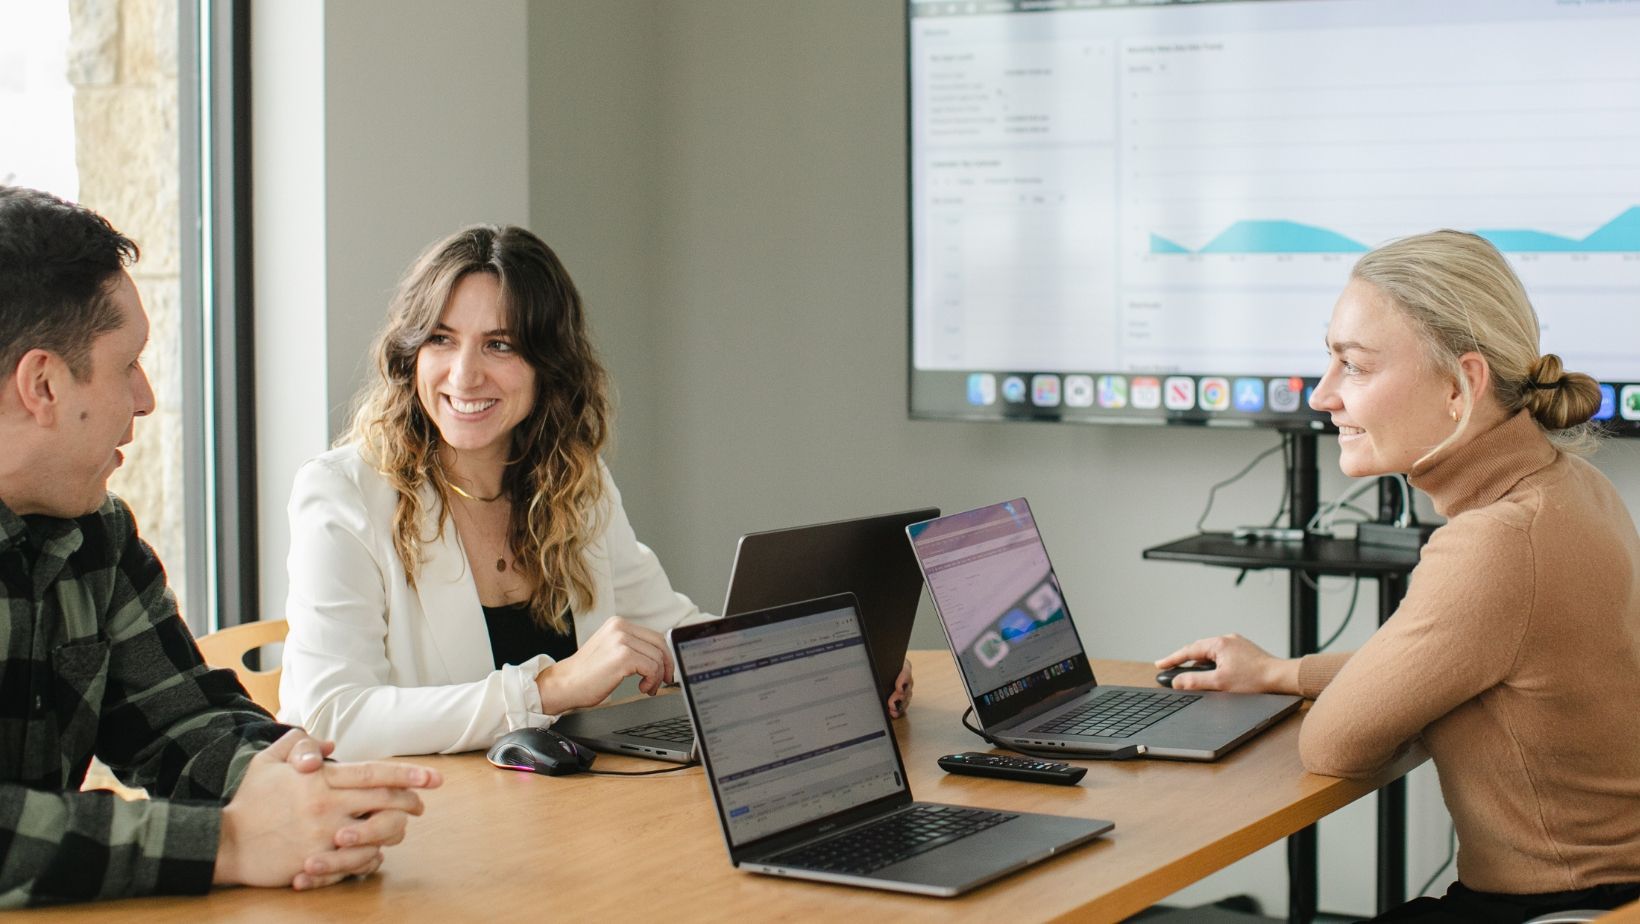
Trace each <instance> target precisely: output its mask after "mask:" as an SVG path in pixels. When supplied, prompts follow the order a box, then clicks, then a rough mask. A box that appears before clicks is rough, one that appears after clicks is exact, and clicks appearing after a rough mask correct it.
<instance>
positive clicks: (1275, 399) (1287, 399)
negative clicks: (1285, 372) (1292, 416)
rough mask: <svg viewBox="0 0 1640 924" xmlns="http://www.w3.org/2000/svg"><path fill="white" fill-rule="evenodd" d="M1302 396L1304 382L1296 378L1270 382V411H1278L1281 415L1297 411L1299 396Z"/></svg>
mask: <svg viewBox="0 0 1640 924" xmlns="http://www.w3.org/2000/svg"><path fill="white" fill-rule="evenodd" d="M1302 394H1304V380H1303V379H1301V378H1299V377H1298V376H1296V375H1295V376H1293V377H1292V378H1290V379H1271V380H1270V410H1272V411H1280V412H1282V413H1283V414H1286V413H1289V412H1291V411H1296V410H1298V401H1299V396H1300V395H1302Z"/></svg>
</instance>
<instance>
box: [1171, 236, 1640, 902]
mask: <svg viewBox="0 0 1640 924" xmlns="http://www.w3.org/2000/svg"><path fill="white" fill-rule="evenodd" d="M1326 346H1327V353H1328V357H1329V359H1328V364H1327V372H1326V374H1325V375H1324V376H1323V377H1322V379H1321V382H1320V383H1319V384H1318V385H1317V386H1316V388H1315V393H1314V395H1313V396H1312V397H1311V399H1310V406H1311V407H1314V408H1315V409H1316V410H1318V411H1324V412H1326V413H1327V414H1329V415H1330V416H1331V417H1332V421H1333V424H1334V425H1335V426H1336V427H1337V428H1338V447H1339V448H1338V454H1339V465H1340V467H1341V468H1343V470H1344V474H1346V475H1350V476H1351V477H1357V478H1359V477H1365V476H1371V475H1383V474H1388V473H1393V472H1404V473H1406V474H1408V475H1410V476H1411V480H1412V483H1413V484H1414V485H1416V486H1417V487H1419V488H1421V489H1423V490H1424V491H1425V492H1426V493H1427V494H1428V495H1429V496H1430V498H1431V499H1432V500H1433V501H1434V503H1435V508H1436V510H1437V511H1438V512H1440V513H1441V514H1442V515H1444V516H1446V517H1447V522H1446V525H1445V526H1442V527H1441V528H1440V529H1438V530H1436V531H1435V534H1434V536H1433V537H1431V539H1430V540H1429V544H1428V545H1426V546H1425V547H1424V549H1423V552H1422V555H1421V558H1420V561H1419V563H1418V567H1416V568H1414V569H1413V571H1412V575H1411V582H1410V588H1409V590H1408V592H1407V595H1406V598H1405V599H1404V600H1402V601H1401V604H1400V606H1399V607H1398V608H1397V609H1396V611H1395V614H1394V616H1392V617H1391V618H1390V619H1389V620H1388V621H1387V622H1385V623H1384V625H1383V626H1382V627H1380V628H1379V629H1378V631H1377V632H1375V633H1374V634H1373V636H1372V638H1371V639H1369V640H1368V641H1367V643H1366V644H1365V645H1363V646H1362V647H1361V649H1360V650H1359V651H1356V652H1354V653H1340V654H1313V655H1308V656H1306V657H1303V658H1295V659H1283V658H1276V657H1273V656H1271V655H1270V654H1268V653H1267V652H1265V651H1264V650H1263V649H1261V648H1259V647H1258V646H1256V645H1254V644H1253V643H1252V642H1250V641H1248V640H1247V639H1244V638H1242V637H1241V636H1239V635H1226V636H1219V637H1217V638H1209V639H1202V640H1201V641H1197V642H1193V643H1191V644H1190V645H1186V646H1185V647H1184V648H1181V649H1179V650H1178V651H1176V652H1174V653H1173V654H1170V655H1168V656H1167V657H1166V658H1163V659H1162V660H1160V661H1158V662H1157V664H1158V665H1159V666H1162V667H1171V666H1173V665H1175V664H1178V663H1180V662H1182V661H1185V660H1187V659H1189V660H1210V661H1213V662H1214V664H1215V669H1213V670H1206V671H1202V672H1199V673H1191V674H1186V675H1184V676H1183V677H1181V678H1180V679H1179V680H1177V681H1175V682H1174V684H1173V685H1174V686H1175V687H1180V688H1184V689H1202V690H1232V691H1245V692H1283V693H1296V694H1300V695H1302V696H1307V697H1312V698H1314V699H1315V703H1314V705H1313V706H1311V708H1310V711H1309V714H1308V715H1306V716H1305V718H1304V728H1303V731H1302V733H1301V735H1300V737H1299V751H1300V753H1301V755H1302V757H1303V759H1304V765H1305V766H1306V767H1307V768H1309V770H1310V771H1311V772H1314V773H1324V774H1327V775H1329V776H1344V777H1360V776H1371V775H1372V774H1374V773H1375V772H1377V771H1378V770H1379V769H1380V768H1381V767H1383V766H1384V765H1385V764H1387V763H1389V762H1390V761H1392V760H1395V759H1396V758H1397V757H1398V756H1399V755H1400V754H1401V753H1402V752H1404V751H1405V750H1406V749H1408V748H1410V747H1414V746H1421V747H1423V748H1424V749H1425V750H1427V751H1428V753H1429V755H1430V758H1431V759H1432V760H1433V761H1434V763H1435V769H1436V771H1437V772H1438V773H1439V774H1440V778H1441V791H1442V793H1443V795H1444V796H1445V797H1446V804H1447V808H1448V809H1449V810H1450V811H1451V813H1452V819H1453V822H1454V824H1455V825H1456V829H1457V837H1458V843H1459V845H1460V846H1459V849H1458V881H1457V882H1456V883H1453V885H1452V886H1451V888H1450V889H1449V890H1448V891H1447V892H1446V894H1445V895H1443V896H1441V897H1439V898H1435V897H1427V898H1418V899H1415V900H1414V901H1412V902H1410V903H1408V904H1406V905H1403V906H1401V907H1399V908H1396V909H1392V910H1390V911H1389V912H1388V913H1386V914H1384V915H1382V916H1381V917H1379V918H1377V919H1375V920H1383V921H1404V922H1426V924H1436V922H1465V924H1471V922H1518V921H1524V920H1527V919H1528V918H1531V917H1533V916H1535V915H1539V914H1543V913H1546V912H1551V911H1564V910H1567V909H1574V908H1576V909H1601V908H1614V907H1616V906H1617V905H1619V904H1622V903H1625V902H1631V901H1634V900H1636V899H1637V898H1640V736H1636V735H1635V734H1634V714H1635V711H1636V709H1637V708H1640V536H1637V535H1636V533H1635V527H1634V521H1633V519H1632V518H1631V517H1630V516H1629V512H1628V510H1627V509H1626V508H1625V507H1624V504H1623V499H1622V497H1621V496H1620V495H1619V494H1618V493H1617V490H1616V489H1615V488H1614V487H1613V486H1612V483H1611V482H1610V481H1609V480H1607V478H1606V476H1605V475H1603V474H1601V473H1600V471H1599V470H1598V469H1596V468H1595V467H1594V466H1592V465H1590V464H1589V463H1588V462H1586V461H1584V460H1583V459H1581V458H1579V457H1578V455H1577V454H1576V453H1578V452H1582V451H1585V450H1587V449H1589V448H1590V447H1591V445H1592V443H1593V439H1592V436H1591V434H1590V433H1589V431H1588V425H1587V421H1588V420H1589V419H1590V417H1591V416H1593V415H1594V413H1595V412H1596V410H1598V409H1599V407H1600V387H1599V385H1597V384H1596V383H1595V381H1594V380H1593V379H1591V378H1590V377H1589V376H1587V375H1584V374H1582V373H1578V372H1569V371H1567V370H1566V369H1564V368H1563V367H1562V365H1561V361H1560V358H1559V357H1557V356H1555V355H1554V354H1552V353H1550V354H1540V352H1539V350H1540V347H1539V344H1538V321H1537V315H1536V313H1535V312H1534V311H1533V310H1532V305H1531V303H1530V302H1529V301H1528V300H1527V297H1526V290H1525V289H1524V288H1523V287H1522V285H1521V283H1520V280H1519V279H1518V278H1517V277H1516V276H1515V273H1514V271H1513V270H1511V269H1510V267H1509V264H1508V261H1506V260H1505V259H1504V257H1503V255H1502V254H1500V253H1499V252H1498V251H1497V249H1496V248H1494V247H1493V246H1492V245H1491V244H1489V243H1487V242H1486V241H1485V240H1483V239H1482V238H1480V237H1477V236H1475V235H1473V234H1464V233H1461V232H1457V231H1437V232H1434V233H1431V234H1423V235H1419V236H1417V237H1411V238H1406V239H1404V240H1400V241H1395V242H1393V243H1390V244H1386V245H1384V246H1383V247H1380V248H1378V249H1377V250H1374V251H1372V252H1371V253H1369V254H1367V255H1365V256H1363V257H1362V258H1361V260H1360V262H1359V263H1357V264H1356V266H1355V269H1354V271H1353V272H1352V273H1351V276H1350V281H1349V284H1348V286H1346V287H1345V289H1344V293H1343V295H1341V296H1340V297H1339V299H1338V303H1337V305H1336V306H1335V307H1334V308H1333V314H1332V322H1331V324H1329V325H1328V328H1327V342H1326Z"/></svg>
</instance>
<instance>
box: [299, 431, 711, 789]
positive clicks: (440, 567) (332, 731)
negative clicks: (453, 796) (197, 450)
mask: <svg viewBox="0 0 1640 924" xmlns="http://www.w3.org/2000/svg"><path fill="white" fill-rule="evenodd" d="M599 468H600V471H601V472H602V474H603V479H604V502H603V510H602V514H603V516H602V520H603V524H604V528H603V532H602V533H600V534H599V535H598V537H597V539H596V540H595V541H593V543H592V544H591V545H590V546H588V548H587V551H586V557H587V563H588V564H589V565H590V566H591V569H592V580H593V585H592V586H593V600H592V606H591V608H590V609H586V610H577V611H575V612H574V616H575V635H576V639H577V641H578V642H579V643H581V644H585V642H586V639H587V636H589V635H591V634H592V632H593V631H595V630H596V629H597V628H598V627H599V626H601V625H603V624H604V622H605V621H606V620H608V619H609V618H610V617H611V616H614V615H616V614H619V615H620V616H622V617H623V618H625V619H627V620H629V621H631V622H634V623H637V624H638V625H642V626H646V627H648V628H650V629H653V630H655V631H657V632H665V631H666V630H667V629H669V628H671V627H672V626H676V625H679V624H681V623H684V622H696V621H700V620H702V619H710V618H711V617H710V616H707V615H705V614H703V613H701V612H700V610H699V609H697V608H696V607H695V605H694V604H693V603H691V602H689V599H688V598H687V597H685V596H683V595H682V594H679V593H674V592H673V590H672V586H671V584H670V583H668V582H667V579H666V573H665V572H664V571H662V570H661V566H660V562H659V561H657V560H656V558H655V554H654V553H653V552H651V551H650V550H649V549H648V548H646V547H645V546H644V545H643V544H641V543H639V542H638V540H637V537H636V536H634V535H633V533H632V525H631V523H629V522H628V521H627V518H626V511H625V510H624V509H622V507H621V495H620V493H619V492H618V491H616V489H615V483H614V481H612V480H611V479H610V477H609V471H608V470H607V469H605V468H604V467H603V465H602V463H601V462H600V464H599ZM397 498H398V495H397V494H396V493H395V492H394V490H393V488H392V486H391V485H390V484H389V483H388V482H387V479H385V478H383V477H382V475H381V474H380V473H379V472H377V471H376V470H375V469H374V468H373V467H371V466H370V465H369V464H368V463H366V462H365V461H364V460H363V459H361V458H360V456H359V452H358V449H357V447H352V446H348V447H343V448H341V449H333V450H331V451H330V452H327V453H325V454H324V455H321V456H319V457H317V458H315V459H313V460H311V461H309V462H308V463H307V464H306V465H304V466H302V468H301V470H300V471H299V472H297V474H296V483H295V486H294V488H293V489H292V491H291V497H290V562H289V566H290V596H289V598H288V602H287V603H286V606H285V617H286V619H288V620H289V621H290V633H289V636H288V637H287V638H286V639H285V649H284V673H283V675H282V676H281V678H280V681H279V719H280V721H282V722H286V723H289V724H292V725H299V726H302V727H303V728H306V729H307V730H308V731H309V732H310V733H312V734H313V735H315V736H317V737H319V738H326V739H332V740H334V741H335V742H336V755H335V756H336V757H337V758H339V759H344V760H369V759H374V758H379V757H387V756H392V755H399V754H431V753H434V752H444V753H448V752H455V751H470V750H475V749H478V748H487V747H489V746H490V744H491V743H492V742H494V741H495V739H496V738H497V737H498V736H500V735H502V734H504V733H505V732H508V731H511V730H513V729H516V728H522V727H525V726H529V725H549V724H551V723H552V722H554V721H556V720H557V718H558V717H557V716H554V715H545V714H543V713H542V711H541V695H540V692H539V690H538V689H537V688H536V685H535V675H536V674H537V673H539V672H540V670H541V668H543V667H544V666H546V665H547V664H550V663H551V662H552V659H551V658H550V657H549V656H547V655H544V654H543V655H539V656H537V657H534V658H531V659H530V660H528V661H526V662H524V663H523V664H521V665H517V666H514V665H507V666H505V667H503V668H501V669H500V670H496V669H495V660H494V655H493V654H492V653H491V650H490V635H489V629H488V628H487V626H486V625H485V621H484V613H483V610H482V609H481V608H480V606H479V602H478V588H477V586H476V585H475V584H474V583H473V575H472V572H471V570H470V569H469V568H468V565H467V555H466V553H465V551H463V549H462V546H461V539H460V537H459V536H458V535H457V533H456V530H455V528H454V526H453V525H450V523H449V521H448V519H446V526H445V529H444V530H443V531H442V532H441V533H440V534H439V535H438V537H437V538H436V540H434V541H432V542H429V543H426V544H424V545H423V546H422V553H423V556H424V559H425V561H424V562H423V564H422V568H421V573H420V574H419V575H417V578H416V587H415V589H414V590H412V589H411V587H410V582H409V581H408V580H406V579H405V574H404V567H403V565H401V564H400V562H399V557H398V554H397V553H396V552H395V551H394V549H393V511H394V507H395V504H396V503H397ZM424 500H425V501H426V508H425V509H426V510H427V511H428V519H427V521H426V522H425V523H424V524H423V535H431V534H432V532H433V529H434V526H435V523H436V519H437V511H438V502H437V500H436V498H435V495H434V494H433V492H432V490H431V489H430V488H429V489H427V494H426V497H425V498H424Z"/></svg>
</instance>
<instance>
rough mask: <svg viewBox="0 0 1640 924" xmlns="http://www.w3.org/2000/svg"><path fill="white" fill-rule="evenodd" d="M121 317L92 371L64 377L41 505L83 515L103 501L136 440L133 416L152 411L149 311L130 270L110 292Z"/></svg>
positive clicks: (100, 346) (95, 350)
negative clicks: (146, 352) (146, 357)
mask: <svg viewBox="0 0 1640 924" xmlns="http://www.w3.org/2000/svg"><path fill="white" fill-rule="evenodd" d="M109 298H110V299H111V300H112V301H113V303H114V305H115V306H116V307H117V308H118V310H119V313H120V316H121V318H122V322H121V324H120V326H119V327H117V328H115V329H114V330H111V331H108V332H107V333H105V334H102V335H101V336H99V337H97V339H96V340H95V341H94V342H93V343H92V345H91V374H90V376H88V377H87V378H85V379H83V380H80V379H75V378H73V376H71V375H69V376H64V377H63V379H62V380H61V381H63V382H64V383H65V385H64V387H63V389H62V392H61V394H60V395H59V399H60V401H61V402H62V403H61V409H60V413H59V415H58V418H57V424H58V426H59V428H60V429H59V431H58V436H59V438H60V439H61V441H62V442H61V443H60V444H59V446H58V447H57V448H56V450H55V451H54V455H55V457H56V459H57V462H56V463H55V464H54V466H53V471H52V474H51V479H50V483H49V487H48V490H47V491H45V492H43V493H44V495H45V497H44V502H43V507H44V510H43V511H42V512H46V513H50V514H52V515H54V516H61V517H78V516H84V515H85V514H87V513H90V512H91V511H93V510H96V509H97V508H98V507H100V506H102V503H103V500H104V498H105V497H106V496H107V494H108V479H109V476H111V475H113V474H114V469H116V468H119V467H120V465H121V463H123V462H124V461H125V456H124V454H123V453H121V452H120V450H119V447H121V446H124V445H125V444H126V443H129V442H131V439H132V437H133V435H134V429H135V427H134V420H135V418H137V417H142V416H145V415H147V414H148V413H150V412H151V411H153V409H154V390H153V388H152V387H151V386H150V385H149V384H148V373H146V372H144V371H143V368H142V363H141V357H142V351H143V348H144V347H146V346H147V345H148V315H147V313H146V312H144V311H143V309H142V300H141V299H140V298H139V297H138V296H137V287H136V285H135V284H134V283H133V282H132V281H131V276H130V274H128V273H126V272H124V271H121V272H120V274H119V277H118V283H117V284H116V285H115V286H114V288H112V289H111V290H110V292H109Z"/></svg>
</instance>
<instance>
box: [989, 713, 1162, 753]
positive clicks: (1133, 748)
mask: <svg viewBox="0 0 1640 924" xmlns="http://www.w3.org/2000/svg"><path fill="white" fill-rule="evenodd" d="M973 714H974V707H973V706H969V707H968V708H967V709H965V710H963V713H962V727H963V728H966V729H968V730H969V731H971V732H973V733H974V734H976V735H978V736H980V737H981V738H984V739H985V740H986V741H987V742H989V743H990V744H992V745H995V746H996V747H999V748H1002V749H1003V750H1005V751H1013V752H1014V753H1015V754H1024V755H1025V756H1026V757H1041V758H1044V759H1051V760H1064V759H1067V758H1068V759H1070V760H1132V759H1133V758H1135V757H1138V756H1140V755H1141V754H1144V753H1146V752H1147V751H1148V750H1149V749H1148V748H1146V747H1145V746H1144V745H1142V744H1130V745H1128V746H1127V747H1124V748H1117V749H1116V750H1114V751H1111V752H1110V753H1108V754H1066V753H1063V752H1060V751H1043V750H1039V749H1037V748H1022V747H1020V746H1019V745H1017V744H1008V743H1007V742H1003V741H998V740H997V739H996V738H994V737H992V736H991V735H989V734H987V733H986V731H985V729H983V728H979V727H977V726H974V725H969V724H968V717H969V716H971V715H973Z"/></svg>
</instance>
